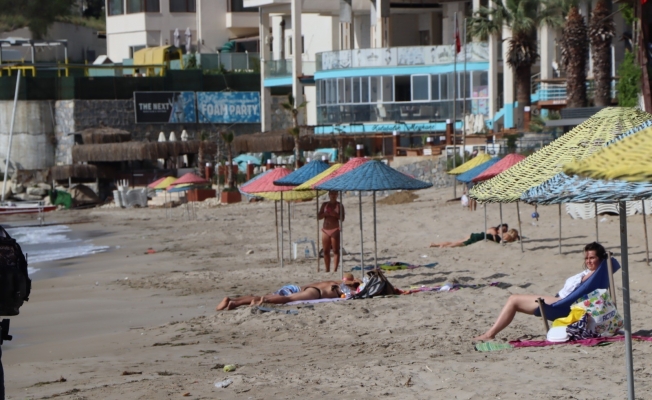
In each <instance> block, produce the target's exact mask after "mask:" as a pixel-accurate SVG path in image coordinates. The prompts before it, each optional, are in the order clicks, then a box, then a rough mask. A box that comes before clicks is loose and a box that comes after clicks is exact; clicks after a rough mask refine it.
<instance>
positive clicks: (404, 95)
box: [394, 75, 412, 101]
mask: <svg viewBox="0 0 652 400" xmlns="http://www.w3.org/2000/svg"><path fill="white" fill-rule="evenodd" d="M394 101H412V88H411V87H410V76H409V75H402V76H401V75H399V76H395V77H394Z"/></svg>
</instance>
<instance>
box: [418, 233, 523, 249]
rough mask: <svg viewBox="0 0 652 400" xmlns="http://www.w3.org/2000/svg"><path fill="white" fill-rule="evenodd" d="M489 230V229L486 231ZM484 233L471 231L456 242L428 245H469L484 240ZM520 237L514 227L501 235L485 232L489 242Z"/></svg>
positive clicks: (431, 245)
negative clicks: (463, 238) (464, 237)
mask: <svg viewBox="0 0 652 400" xmlns="http://www.w3.org/2000/svg"><path fill="white" fill-rule="evenodd" d="M487 232H489V231H487ZM484 237H485V234H484V233H472V234H471V235H470V236H468V237H467V238H466V239H465V240H458V241H457V242H442V243H430V247H464V246H470V245H472V244H473V243H478V242H481V241H483V240H484ZM520 238H521V237H520V236H519V235H518V231H517V230H516V229H510V230H508V231H507V232H506V233H503V234H502V237H501V236H500V235H498V234H490V233H487V240H488V241H490V242H496V243H500V242H501V241H502V242H505V243H510V242H515V241H517V240H519V239H520Z"/></svg>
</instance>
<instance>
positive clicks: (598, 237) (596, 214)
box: [593, 203, 647, 243]
mask: <svg viewBox="0 0 652 400" xmlns="http://www.w3.org/2000/svg"><path fill="white" fill-rule="evenodd" d="M593 204H594V205H595V241H596V242H598V243H600V235H598V203H593ZM643 207H645V206H643ZM643 214H645V212H643ZM646 233H647V229H646Z"/></svg>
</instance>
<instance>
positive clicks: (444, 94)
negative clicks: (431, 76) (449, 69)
mask: <svg viewBox="0 0 652 400" xmlns="http://www.w3.org/2000/svg"><path fill="white" fill-rule="evenodd" d="M439 99H440V100H447V99H448V74H443V75H439Z"/></svg>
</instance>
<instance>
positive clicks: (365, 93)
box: [360, 76, 369, 103]
mask: <svg viewBox="0 0 652 400" xmlns="http://www.w3.org/2000/svg"><path fill="white" fill-rule="evenodd" d="M360 82H361V84H360V89H361V91H362V97H361V100H362V102H363V103H369V78H368V77H366V76H365V77H364V78H360Z"/></svg>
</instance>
